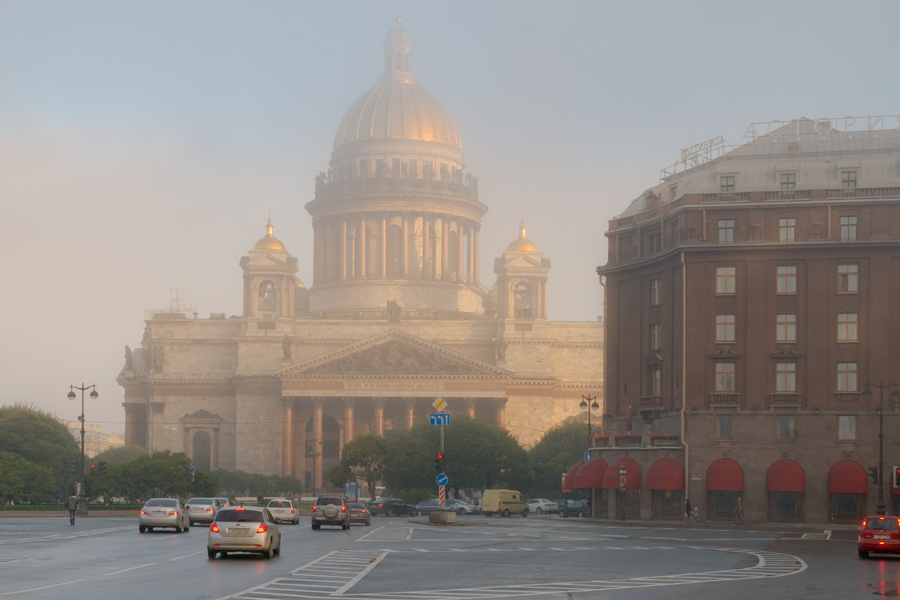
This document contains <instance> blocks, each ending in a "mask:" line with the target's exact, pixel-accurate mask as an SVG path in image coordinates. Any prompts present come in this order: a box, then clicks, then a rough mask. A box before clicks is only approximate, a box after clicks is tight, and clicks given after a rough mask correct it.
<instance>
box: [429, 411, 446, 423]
mask: <svg viewBox="0 0 900 600" xmlns="http://www.w3.org/2000/svg"><path fill="white" fill-rule="evenodd" d="M430 417H431V424H432V425H449V424H450V415H447V414H444V413H431V415H430Z"/></svg>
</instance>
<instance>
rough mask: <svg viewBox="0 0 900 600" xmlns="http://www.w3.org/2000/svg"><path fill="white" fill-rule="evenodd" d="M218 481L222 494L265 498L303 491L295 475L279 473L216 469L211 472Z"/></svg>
mask: <svg viewBox="0 0 900 600" xmlns="http://www.w3.org/2000/svg"><path fill="white" fill-rule="evenodd" d="M211 473H212V475H213V476H215V478H216V480H217V481H218V489H219V492H217V493H216V494H208V495H216V496H218V495H219V494H220V493H221V495H223V496H228V497H235V496H256V495H257V494H262V495H263V496H265V497H267V498H272V497H276V496H285V495H294V494H299V493H300V492H302V491H303V484H301V483H300V480H299V479H297V478H296V477H282V476H280V475H261V474H259V473H247V472H245V471H226V470H224V469H216V470H215V471H212V472H211Z"/></svg>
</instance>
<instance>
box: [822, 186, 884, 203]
mask: <svg viewBox="0 0 900 600" xmlns="http://www.w3.org/2000/svg"><path fill="white" fill-rule="evenodd" d="M826 198H828V199H829V200H837V199H840V198H900V187H883V188H838V189H833V190H827V192H826Z"/></svg>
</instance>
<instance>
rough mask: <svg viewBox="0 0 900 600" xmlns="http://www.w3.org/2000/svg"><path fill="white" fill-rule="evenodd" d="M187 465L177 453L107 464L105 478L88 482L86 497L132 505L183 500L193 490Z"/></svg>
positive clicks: (155, 454) (157, 453)
mask: <svg viewBox="0 0 900 600" xmlns="http://www.w3.org/2000/svg"><path fill="white" fill-rule="evenodd" d="M190 465H191V460H190V459H189V458H188V457H187V456H186V455H185V454H184V453H181V452H177V453H172V452H170V451H168V450H163V451H160V452H154V453H153V454H152V455H150V454H144V455H141V456H138V457H137V458H135V459H133V460H130V461H128V462H125V463H119V464H116V465H109V470H108V473H107V475H106V477H103V478H100V479H97V478H94V479H95V481H89V482H88V484H89V485H88V495H90V496H93V497H97V496H100V495H105V496H112V497H116V498H125V499H127V500H128V501H129V502H132V503H140V502H144V501H146V500H148V499H150V498H165V497H179V498H185V497H187V496H189V495H190V494H191V492H192V490H193V488H194V483H193V482H192V481H191V471H190ZM209 495H211V494H209Z"/></svg>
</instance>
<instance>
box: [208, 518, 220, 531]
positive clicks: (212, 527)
mask: <svg viewBox="0 0 900 600" xmlns="http://www.w3.org/2000/svg"><path fill="white" fill-rule="evenodd" d="M209 530H210V531H212V532H213V533H219V524H218V523H216V522H215V521H213V524H212V525H210V526H209Z"/></svg>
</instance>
